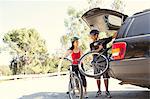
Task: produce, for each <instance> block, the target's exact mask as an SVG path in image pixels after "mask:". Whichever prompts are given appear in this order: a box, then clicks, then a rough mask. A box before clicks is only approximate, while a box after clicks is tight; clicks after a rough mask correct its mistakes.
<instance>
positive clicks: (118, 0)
mask: <svg viewBox="0 0 150 99" xmlns="http://www.w3.org/2000/svg"><path fill="white" fill-rule="evenodd" d="M111 7H112V9H113V10H116V11H120V12H123V11H124V7H125V2H124V1H123V0H114V1H113V3H112V5H111Z"/></svg>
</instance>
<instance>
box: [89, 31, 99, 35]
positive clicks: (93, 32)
mask: <svg viewBox="0 0 150 99" xmlns="http://www.w3.org/2000/svg"><path fill="white" fill-rule="evenodd" d="M96 34H99V31H98V30H91V31H90V35H96Z"/></svg>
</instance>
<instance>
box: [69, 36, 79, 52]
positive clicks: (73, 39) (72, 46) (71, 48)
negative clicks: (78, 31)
mask: <svg viewBox="0 0 150 99" xmlns="http://www.w3.org/2000/svg"><path fill="white" fill-rule="evenodd" d="M77 40H79V38H78V37H73V38H72V39H71V44H72V45H71V47H70V48H69V50H73V49H74V42H75V41H77Z"/></svg>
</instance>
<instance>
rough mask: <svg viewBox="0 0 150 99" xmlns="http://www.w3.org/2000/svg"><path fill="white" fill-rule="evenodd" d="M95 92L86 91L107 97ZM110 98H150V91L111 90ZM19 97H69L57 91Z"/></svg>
mask: <svg viewBox="0 0 150 99" xmlns="http://www.w3.org/2000/svg"><path fill="white" fill-rule="evenodd" d="M95 93H96V92H88V96H89V98H88V99H108V98H106V96H105V92H102V95H101V96H100V97H98V98H96V97H95ZM111 95H112V99H150V91H111ZM19 99H69V97H68V95H67V94H66V93H59V92H39V93H34V94H31V95H25V96H22V97H21V98H19Z"/></svg>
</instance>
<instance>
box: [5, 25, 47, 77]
mask: <svg viewBox="0 0 150 99" xmlns="http://www.w3.org/2000/svg"><path fill="white" fill-rule="evenodd" d="M3 41H4V42H5V43H7V44H8V45H9V47H10V48H11V51H13V52H14V55H15V56H17V57H14V58H17V59H18V61H17V68H16V69H14V68H13V69H12V70H13V71H16V72H17V73H23V72H26V71H23V70H26V69H23V68H25V67H29V66H30V68H31V69H29V68H28V69H29V70H31V71H32V72H34V73H40V72H43V67H44V66H47V64H48V61H47V60H48V58H49V54H48V53H47V48H46V44H45V41H44V40H42V39H41V38H40V35H39V33H38V32H37V31H36V30H35V29H26V28H21V29H16V30H12V31H9V32H8V33H6V34H5V35H4V38H3ZM21 57H23V58H24V59H22V58H21ZM37 68H38V69H39V70H38V69H37ZM44 68H45V67H44ZM15 74H16V73H15Z"/></svg>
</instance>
